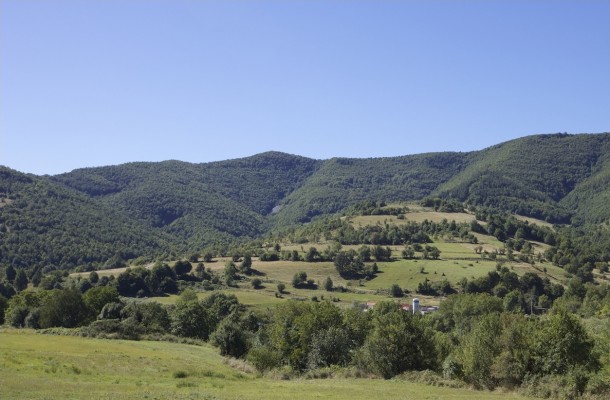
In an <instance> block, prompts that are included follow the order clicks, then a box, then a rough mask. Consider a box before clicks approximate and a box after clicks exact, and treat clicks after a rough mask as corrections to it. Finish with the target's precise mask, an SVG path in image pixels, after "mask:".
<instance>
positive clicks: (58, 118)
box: [0, 0, 610, 174]
mask: <svg viewBox="0 0 610 400" xmlns="http://www.w3.org/2000/svg"><path fill="white" fill-rule="evenodd" d="M609 21H610V0H597V1H596V0H584V1H583V0H579V1H576V0H574V1H561V0H554V1H551V0H527V1H519V0H508V1H501V0H493V1H492V0H490V1H482V0H479V1H476V0H470V1H463V0H448V1H434V0H433V1H415V0H411V1H390V0H387V1H339V0H337V1H312V0H306V1H295V0H287V1H252V0H250V1H203V0H202V1H196V0H166V1H160V0H156V1H155V0H150V1H145V0H104V1H102V0H99V1H95V0H75V1H63V0H53V1H44V0H35V1H32V0H0V164H2V165H7V166H9V167H11V168H14V169H17V170H20V171H23V172H31V173H36V174H56V173H60V172H65V171H69V170H72V169H75V168H79V167H88V166H100V165H110V164H119V163H124V162H129V161H161V160H167V159H179V160H184V161H191V162H207V161H214V160H222V159H229V158H237V157H244V156H248V155H253V154H256V153H260V152H263V151H268V150H278V151H284V152H288V153H293V154H300V155H304V156H308V157H313V158H320V159H324V158H330V157H334V156H342V157H379V156H395V155H405V154H414V153H423V152H431V151H469V150H478V149H482V148H484V147H487V146H490V145H493V144H496V143H499V142H502V141H505V140H509V139H512V138H516V137H521V136H526V135H531V134H538V133H555V132H568V133H585V132H587V133H593V132H604V131H610V23H609Z"/></svg>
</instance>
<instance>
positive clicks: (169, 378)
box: [0, 330, 524, 400]
mask: <svg viewBox="0 0 610 400" xmlns="http://www.w3.org/2000/svg"><path fill="white" fill-rule="evenodd" d="M251 371H252V370H251V368H249V367H248V366H247V365H246V364H244V363H243V362H236V365H233V361H230V360H226V359H223V357H221V356H220V355H218V351H217V350H216V349H214V348H213V347H211V346H209V345H207V344H205V345H202V346H196V345H187V344H178V343H167V342H149V341H135V342H134V341H123V340H102V339H89V338H81V337H73V336H52V335H43V334H39V333H35V332H33V331H30V330H19V331H16V330H0V388H1V389H0V390H1V393H0V397H2V398H3V399H40V400H43V399H56V398H61V399H66V400H69V399H113V400H115V399H116V400H124V399H202V400H203V399H206V400H207V399H290V398H293V399H321V398H325V399H349V400H356V399H370V398H395V399H414V400H415V399H456V400H457V399H468V400H477V399H500V398H502V399H524V397H521V396H519V395H517V394H515V393H503V392H486V391H474V390H470V389H467V388H448V387H435V386H429V385H425V384H420V383H413V382H408V381H406V380H404V379H392V380H382V379H370V378H329V379H305V378H298V379H290V380H283V379H281V377H277V378H274V377H265V376H261V375H259V374H255V373H253V372H251Z"/></svg>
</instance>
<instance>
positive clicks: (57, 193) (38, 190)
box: [0, 167, 177, 269]
mask: <svg viewBox="0 0 610 400" xmlns="http://www.w3.org/2000/svg"><path fill="white" fill-rule="evenodd" d="M0 199H2V201H1V202H0V263H2V264H7V265H12V266H14V267H17V268H20V267H32V268H34V269H36V268H43V267H55V266H59V267H63V268H70V267H75V266H78V265H88V264H92V265H98V266H101V265H103V264H105V263H110V262H113V260H114V261H120V260H126V259H129V258H135V257H137V256H140V255H142V254H150V255H154V254H157V253H161V252H164V251H167V250H168V249H169V248H170V247H172V244H174V245H176V244H177V243H176V240H175V239H174V238H172V237H171V236H170V235H168V234H166V233H163V232H161V231H154V230H150V229H147V228H146V227H145V226H144V225H142V224H140V223H138V221H136V220H133V219H131V218H129V217H127V216H126V215H125V214H124V213H122V212H121V211H120V210H116V209H113V208H112V207H109V206H107V205H105V204H101V203H99V202H97V201H95V200H94V199H91V198H89V197H88V196H86V195H84V194H82V193H78V192H76V191H74V190H72V189H69V188H67V187H65V186H62V185H59V184H57V183H54V182H52V181H50V180H49V179H47V178H45V177H37V176H33V175H26V174H22V173H20V172H17V171H14V170H11V169H8V168H4V167H0Z"/></svg>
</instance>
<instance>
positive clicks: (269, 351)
mask: <svg viewBox="0 0 610 400" xmlns="http://www.w3.org/2000/svg"><path fill="white" fill-rule="evenodd" d="M246 360H247V361H248V362H249V363H251V364H252V365H253V366H254V368H256V369H257V370H258V371H259V372H265V371H269V370H271V369H274V368H278V367H279V366H281V365H282V354H281V353H280V352H279V351H277V350H275V349H273V348H271V347H268V346H259V347H254V348H252V349H251V350H250V352H248V355H247V357H246Z"/></svg>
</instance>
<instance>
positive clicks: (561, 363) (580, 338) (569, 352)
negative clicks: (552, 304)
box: [533, 312, 599, 375]
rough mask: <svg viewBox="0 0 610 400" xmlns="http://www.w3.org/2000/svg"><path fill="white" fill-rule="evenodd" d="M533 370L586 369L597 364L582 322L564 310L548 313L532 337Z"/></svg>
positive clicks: (554, 372) (590, 341)
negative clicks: (533, 337) (540, 327)
mask: <svg viewBox="0 0 610 400" xmlns="http://www.w3.org/2000/svg"><path fill="white" fill-rule="evenodd" d="M533 346H534V371H536V372H539V373H541V374H545V375H546V374H565V373H566V372H568V371H569V370H571V369H573V368H575V367H583V368H585V369H587V370H589V371H592V370H596V369H597V368H599V364H598V363H599V361H598V360H597V358H596V356H595V355H594V354H593V352H592V350H593V341H592V340H591V338H590V337H589V335H588V334H587V332H586V331H585V329H584V327H583V326H582V324H581V323H580V322H579V321H578V319H577V318H576V317H574V316H573V315H570V314H567V313H565V312H559V313H557V314H552V315H550V316H549V317H548V319H547V320H546V321H544V324H543V326H542V329H539V330H538V331H537V334H536V336H535V339H534V345H533Z"/></svg>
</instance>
